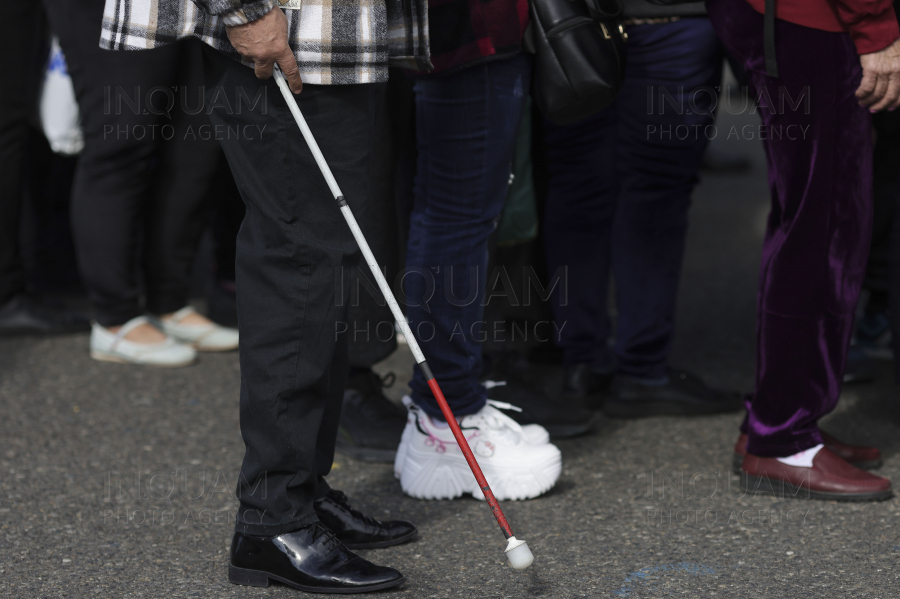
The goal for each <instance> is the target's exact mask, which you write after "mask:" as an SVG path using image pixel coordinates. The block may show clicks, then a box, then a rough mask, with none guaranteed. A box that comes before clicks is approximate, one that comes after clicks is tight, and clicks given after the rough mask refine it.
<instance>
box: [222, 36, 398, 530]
mask: <svg viewBox="0 0 900 599" xmlns="http://www.w3.org/2000/svg"><path fill="white" fill-rule="evenodd" d="M205 58H206V62H205V67H206V73H207V97H208V98H210V99H211V98H212V97H213V94H215V93H216V90H217V89H219V88H221V89H223V90H225V93H226V94H230V95H234V94H235V93H240V92H243V93H244V94H245V95H247V96H249V97H250V98H253V97H255V96H256V94H257V92H258V91H259V90H260V89H263V90H264V92H263V93H264V94H265V96H264V99H263V101H262V102H261V103H260V104H259V105H257V107H256V108H255V109H253V110H248V109H247V108H246V107H245V109H244V110H242V111H240V112H238V111H237V110H234V111H232V113H231V114H228V113H227V112H226V111H224V110H214V111H212V114H211V115H210V118H211V120H212V123H213V125H214V126H216V125H221V126H223V127H231V128H232V129H233V130H234V129H236V130H238V131H239V132H240V136H239V138H235V137H232V136H226V137H225V138H224V139H222V140H221V142H222V147H223V148H224V150H225V154H226V156H227V158H228V162H229V164H230V166H231V170H232V173H233V174H234V177H235V181H236V182H237V185H238V188H239V189H240V190H241V194H242V196H243V198H244V202H245V204H246V206H247V214H246V217H245V218H244V222H243V224H242V225H241V230H240V233H239V234H238V240H237V259H236V274H237V302H238V314H239V318H240V324H239V326H240V333H241V349H240V359H241V378H242V380H241V434H242V435H243V438H244V443H245V445H246V453H245V455H244V462H243V465H242V467H241V476H240V480H239V483H238V488H237V495H238V498H239V499H240V501H241V506H240V508H239V510H238V515H237V522H236V528H237V530H238V531H241V532H245V533H249V534H261V535H273V534H281V533H284V532H288V531H290V530H294V529H296V528H299V527H301V526H304V525H306V524H308V523H310V522H313V521H315V520H316V516H315V512H314V511H313V508H312V502H313V501H314V499H315V498H316V497H317V496H318V494H319V493H321V491H322V489H321V486H320V485H319V480H320V479H321V477H323V476H325V475H326V474H328V471H329V470H330V468H331V461H332V459H333V452H334V442H335V437H336V432H337V422H336V421H337V418H338V416H339V414H340V404H341V400H342V397H343V387H344V382H345V378H346V375H347V356H346V341H345V340H340V339H339V338H338V335H337V330H338V325H339V323H341V322H342V321H344V320H345V319H346V310H347V300H348V298H349V293H348V291H349V288H348V286H341V285H340V284H339V283H340V280H337V281H336V278H337V277H342V278H344V277H346V273H347V272H348V269H349V267H350V266H351V265H355V264H357V263H358V261H359V251H358V248H357V246H356V243H355V242H354V240H353V237H352V235H351V233H350V231H349V229H348V228H347V226H346V223H345V222H344V219H343V217H342V216H341V213H340V210H339V208H338V206H337V204H336V203H335V202H334V199H333V198H332V196H331V193H330V192H329V189H328V186H327V185H326V184H325V181H324V180H323V178H322V175H321V174H320V172H319V169H318V168H317V166H316V164H315V161H314V160H313V157H312V154H311V153H310V151H309V149H308V148H307V147H306V144H305V143H304V141H303V139H302V137H301V135H300V131H299V129H298V128H297V126H296V124H295V123H294V120H293V118H292V117H291V115H290V113H289V111H288V109H287V106H286V105H285V102H284V100H283V98H282V97H281V95H280V93H279V91H278V88H277V87H276V85H275V83H274V82H273V81H267V82H262V81H259V80H258V79H256V78H255V76H254V74H253V71H252V70H250V69H248V68H247V67H244V66H242V65H240V64H238V63H236V62H234V61H232V60H231V59H229V58H226V57H224V56H222V55H221V54H218V53H216V52H215V51H213V50H208V51H207V52H206V53H205ZM383 90H384V86H383V85H375V84H372V85H347V86H341V85H337V86H315V85H307V86H306V87H304V90H303V93H302V94H300V95H299V96H297V100H298V102H299V104H300V108H301V110H302V111H303V113H304V116H305V117H306V119H307V121H308V122H309V126H310V128H311V129H312V131H313V134H314V135H316V136H317V139H318V142H319V144H320V146H321V149H322V153H323V154H324V156H325V158H326V160H328V162H329V164H330V166H331V168H332V170H333V172H334V175H335V177H336V179H337V181H338V183H339V184H340V185H341V187H342V189H343V192H344V194H345V196H346V198H347V201H348V202H349V203H350V205H351V206H352V207H354V208H359V207H360V206H362V205H363V204H364V203H365V201H366V200H367V196H368V193H369V189H368V184H367V179H368V176H369V173H368V170H369V163H370V155H371V151H372V145H373V125H374V123H373V120H374V108H375V107H376V105H377V103H378V101H379V99H380V97H381V95H383ZM343 280H344V282H346V279H343Z"/></svg>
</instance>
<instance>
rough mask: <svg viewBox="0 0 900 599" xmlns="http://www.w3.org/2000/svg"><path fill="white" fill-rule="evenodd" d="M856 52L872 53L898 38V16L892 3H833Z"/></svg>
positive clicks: (850, 0) (863, 0)
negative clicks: (854, 45)
mask: <svg viewBox="0 0 900 599" xmlns="http://www.w3.org/2000/svg"><path fill="white" fill-rule="evenodd" d="M833 2H834V7H835V9H836V11H837V15H838V18H839V19H840V20H841V22H842V23H843V24H844V27H846V29H847V31H849V32H850V37H852V38H853V43H854V44H856V51H857V52H859V53H860V54H871V53H872V52H878V51H879V50H883V49H884V48H887V47H888V46H890V45H891V44H892V43H894V40H896V39H897V38H898V37H900V27H898V25H897V15H896V14H894V4H893V2H891V0H833Z"/></svg>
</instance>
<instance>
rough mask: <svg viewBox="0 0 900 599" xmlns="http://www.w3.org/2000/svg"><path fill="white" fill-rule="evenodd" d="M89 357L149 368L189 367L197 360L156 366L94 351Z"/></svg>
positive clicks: (156, 364)
mask: <svg viewBox="0 0 900 599" xmlns="http://www.w3.org/2000/svg"><path fill="white" fill-rule="evenodd" d="M91 357H92V358H93V359H95V360H98V361H100V362H115V363H116V364H133V365H135V366H151V367H153V368H181V367H182V366H190V365H191V364H194V363H195V362H196V361H197V358H193V359H191V360H185V361H182V362H171V363H167V364H158V363H155V362H135V361H134V360H129V359H128V358H125V357H123V356H120V355H118V354H110V353H106V352H102V351H98V350H96V349H92V350H91Z"/></svg>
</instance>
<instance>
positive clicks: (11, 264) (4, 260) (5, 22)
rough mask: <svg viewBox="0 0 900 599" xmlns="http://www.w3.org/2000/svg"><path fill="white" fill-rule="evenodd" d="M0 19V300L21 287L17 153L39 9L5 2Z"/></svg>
mask: <svg viewBox="0 0 900 599" xmlns="http://www.w3.org/2000/svg"><path fill="white" fill-rule="evenodd" d="M4 11H5V12H6V14H5V15H4V17H3V18H2V19H0V55H2V56H3V60H2V61H0V80H2V81H3V92H2V93H0V304H4V303H6V302H7V301H9V300H10V299H12V298H13V296H15V295H18V294H19V293H22V292H23V291H25V270H24V266H23V263H22V257H21V255H20V252H19V227H20V215H21V210H22V185H23V180H22V179H23V177H22V172H23V165H22V156H23V155H24V154H25V145H26V141H27V139H28V131H29V119H30V118H31V117H32V116H34V115H35V114H36V112H37V110H36V106H37V104H36V103H37V87H38V83H39V81H40V74H41V71H40V64H39V63H40V59H41V57H42V53H41V51H40V48H41V44H42V43H43V11H42V10H41V7H40V5H39V4H35V3H34V2H14V3H10V4H9V5H8V6H6V7H4Z"/></svg>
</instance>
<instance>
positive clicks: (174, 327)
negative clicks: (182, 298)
mask: <svg viewBox="0 0 900 599" xmlns="http://www.w3.org/2000/svg"><path fill="white" fill-rule="evenodd" d="M191 314H196V310H194V309H193V308H192V307H190V306H185V307H184V308H182V309H181V310H179V311H178V312H176V313H175V314H173V315H172V317H171V318H167V319H165V320H163V319H159V321H158V322H159V326H160V328H162V330H163V332H164V333H165V334H166V335H168V336H169V337H172V338H173V339H176V340H178V341H180V342H182V343H186V344H187V345H190V346H192V347H193V348H194V349H196V350H198V351H231V350H234V349H237V348H238V332H237V329H231V328H228V327H223V326H221V325H218V324H216V323H214V322H211V323H209V324H201V325H196V324H181V321H182V320H184V319H185V318H187V317H188V316H189V315H191Z"/></svg>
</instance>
